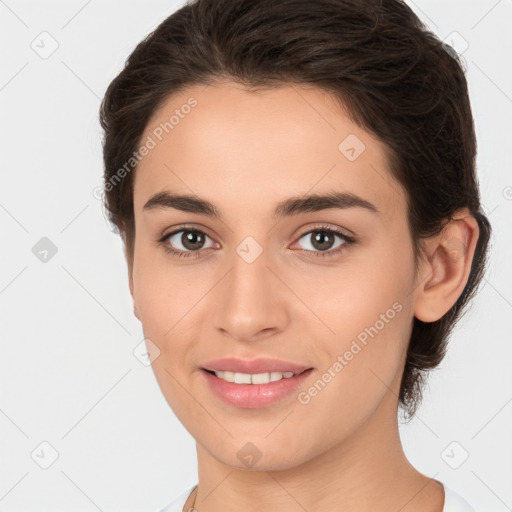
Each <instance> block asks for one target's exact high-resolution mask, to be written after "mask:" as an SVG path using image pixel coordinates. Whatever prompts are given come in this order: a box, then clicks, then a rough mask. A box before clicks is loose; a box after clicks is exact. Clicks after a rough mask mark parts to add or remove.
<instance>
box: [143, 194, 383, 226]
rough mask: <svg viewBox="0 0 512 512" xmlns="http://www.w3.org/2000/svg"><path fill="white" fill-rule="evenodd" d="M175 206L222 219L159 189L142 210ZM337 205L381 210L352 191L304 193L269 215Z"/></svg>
mask: <svg viewBox="0 0 512 512" xmlns="http://www.w3.org/2000/svg"><path fill="white" fill-rule="evenodd" d="M167 208H174V209H176V210H181V211H183V212H189V213H198V214H200V215H206V216H208V217H211V218H215V219H221V218H222V215H221V213H220V211H219V210H218V209H217V208H216V207H215V206H214V205H213V204H212V203H210V202H209V201H207V200H205V199H201V198H198V197H196V196H191V195H180V194H173V193H171V192H168V191H165V190H164V191H162V192H158V193H157V194H155V195H153V196H151V197H150V198H149V200H148V201H147V202H146V204H145V205H144V207H143V210H148V211H149V210H155V209H167ZM329 208H337V209H341V210H345V209H347V208H364V209H366V210H368V211H370V212H372V213H377V214H378V213H380V212H379V210H378V209H377V207H376V206H375V205H373V204H372V203H370V202H369V201H367V200H366V199H363V198H362V197H359V196H357V195H355V194H353V193H351V192H328V193H325V194H310V195H307V196H296V197H290V198H289V199H286V200H284V201H281V202H279V203H278V204H277V205H276V207H275V209H274V212H273V214H272V218H273V219H279V218H283V217H289V216H292V215H298V214H300V213H307V212H317V211H321V210H327V209H329Z"/></svg>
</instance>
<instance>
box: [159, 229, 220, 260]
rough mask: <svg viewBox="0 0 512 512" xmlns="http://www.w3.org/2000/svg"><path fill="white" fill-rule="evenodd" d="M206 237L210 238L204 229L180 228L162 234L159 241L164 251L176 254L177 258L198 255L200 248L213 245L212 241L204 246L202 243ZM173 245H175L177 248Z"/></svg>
mask: <svg viewBox="0 0 512 512" xmlns="http://www.w3.org/2000/svg"><path fill="white" fill-rule="evenodd" d="M207 238H209V239H210V240H211V238H210V237H209V236H208V235H207V234H206V233H205V232H204V231H201V230H199V229H192V228H190V229H183V228H182V229H180V230H177V231H173V232H172V233H168V234H166V235H164V236H163V237H162V238H161V239H160V240H159V242H160V243H161V244H162V245H163V247H164V249H165V251H166V252H168V253H170V254H173V255H175V256H178V257H179V258H181V257H184V258H189V257H197V256H199V253H200V251H201V249H205V248H206V249H208V248H210V247H212V246H213V245H214V244H213V243H212V244H211V245H210V246H206V247H205V246H204V243H205V240H206V239H207ZM180 245H181V247H180ZM174 247H177V249H175V248H174ZM195 253H197V254H195Z"/></svg>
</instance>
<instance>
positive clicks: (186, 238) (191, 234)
mask: <svg viewBox="0 0 512 512" xmlns="http://www.w3.org/2000/svg"><path fill="white" fill-rule="evenodd" d="M181 238H182V240H181V242H182V243H183V245H184V247H186V248H187V249H200V248H201V245H202V244H203V242H204V240H202V235H201V233H198V232H196V231H188V232H185V233H184V234H183V236H182V237H181Z"/></svg>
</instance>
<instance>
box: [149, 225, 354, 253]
mask: <svg viewBox="0 0 512 512" xmlns="http://www.w3.org/2000/svg"><path fill="white" fill-rule="evenodd" d="M182 231H188V232H191V233H201V234H202V235H205V236H208V237H209V235H208V234H207V233H205V232H204V231H201V230H200V229H196V228H192V227H188V226H181V228H180V229H177V230H175V231H172V232H171V233H167V234H166V235H164V236H163V237H162V238H160V239H159V240H158V242H159V243H160V244H162V246H163V248H164V250H165V251H166V252H167V253H169V254H171V255H173V256H176V257H178V258H197V257H199V255H200V253H201V251H202V250H201V249H200V250H198V251H181V250H176V249H173V248H172V247H170V246H169V244H167V243H166V242H167V241H168V240H169V238H170V237H172V236H173V235H175V234H177V233H181V232H182ZM315 232H323V233H324V232H325V233H329V234H333V235H338V236H339V237H340V238H341V239H342V240H343V242H344V243H343V244H341V245H339V246H338V247H336V249H333V250H328V251H310V250H308V249H302V250H304V251H306V252H309V253H313V256H314V257H318V258H326V257H332V256H336V255H338V254H339V253H340V252H341V251H342V250H344V249H345V248H346V247H347V246H350V245H352V244H354V243H355V242H356V240H355V238H354V237H351V236H349V235H346V234H345V233H342V232H341V231H339V230H337V229H334V228H331V227H328V226H323V225H320V226H315V227H314V228H313V229H310V230H309V231H306V232H305V233H302V235H300V236H299V238H298V240H300V239H301V238H302V237H304V236H305V235H309V234H311V233H315Z"/></svg>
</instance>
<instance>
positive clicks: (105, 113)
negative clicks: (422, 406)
mask: <svg viewBox="0 0 512 512" xmlns="http://www.w3.org/2000/svg"><path fill="white" fill-rule="evenodd" d="M222 80H230V81H235V82H238V83H239V84H241V85H243V86H245V87H247V88H248V89H252V90H255V89H256V88H266V87H269V88H271V87H278V86H280V85H286V84H309V85H313V86H316V87H318V88H320V89H322V90H324V91H327V92H329V93H331V94H332V97H333V98H335V99H337V100H338V101H339V102H340V105H342V106H344V107H345V108H346V110H347V113H348V114H349V115H350V117H351V118H352V120H353V121H354V122H355V123H356V124H358V125H359V126H360V127H361V128H363V129H365V130H367V131H368V132H371V133H373V134H374V135H376V136H377V137H378V138H379V139H380V140H381V141H383V142H384V143H385V144H386V145H387V147H388V149H389V152H390V161H391V164H392V165H391V171H392V174H393V176H394V178H395V179H396V180H397V181H398V182H399V183H400V184H401V185H402V186H403V188H404V189H405V191H406V195H407V201H408V223H409V228H410V233H411V238H412V241H413V245H414V251H415V257H416V264H417V261H418V257H419V255H420V254H421V252H422V244H421V240H422V239H424V238H427V237H429V236H432V235H435V234H438V233H440V232H441V230H442V228H443V226H444V223H445V222H446V221H447V220H449V219H451V218H452V215H453V214H454V213H455V212H456V211H457V210H459V209H460V208H464V207H467V208H468V210H469V212H470V213H471V215H473V216H474V217H475V218H476V220H477V222H478V225H479V228H480V235H479V239H478V243H477V247H476V252H475V255H474V258H473V262H472V266H471V273H470V276H469V279H468V282H467V284H466V286H465V288H464V290H463V292H462V294H461V295H460V297H459V298H458V300H457V302H456V303H455V304H454V305H453V307H452V308H451V309H450V310H449V311H448V312H447V313H446V314H445V315H444V316H443V317H442V318H441V319H439V320H438V321H435V322H429V323H425V322H422V321H420V320H418V319H417V318H414V325H413V331H412V335H411V339H410V341H409V347H408V355H407V360H406V364H405V368H404V373H403V376H402V382H401V387H400V396H399V403H400V405H401V406H402V407H403V409H404V410H405V412H406V414H407V415H408V416H409V418H412V417H413V415H414V414H415V412H416V409H417V406H418V405H419V403H420V402H421V396H422V389H423V384H424V378H425V376H426V374H427V372H428V370H431V369H433V368H435V367H436V366H438V365H439V363H440V362H441V361H442V359H443V357H444V355H445V351H446V346H447V341H448V337H449V335H450V333H451V330H452V327H453V325H454V323H455V321H456V320H457V319H458V318H459V317H460V316H461V312H462V311H463V308H464V306H465V305H466V304H467V303H468V301H469V300H470V299H471V298H472V297H473V296H474V295H475V293H476V289H477V287H478V284H479V283H480V281H481V279H482V277H483V273H484V270H485V266H486V264H487V251H488V243H489V238H490V234H491V227H490V224H489V221H488V219H487V218H486V216H485V215H484V213H483V211H482V207H481V204H480V197H479V189H478V181H477V177H476V173H475V156H476V140H475V132H474V126H473V118H472V113H471V108H470V102H469V98H468V90H467V83H466V79H465V75H464V69H463V63H462V62H461V60H460V59H459V57H458V56H457V54H456V53H455V51H454V50H452V49H451V48H450V47H448V46H446V45H445V44H444V43H443V42H441V41H440V40H439V39H438V38H437V37H436V36H435V35H434V34H433V33H432V32H430V31H429V30H427V28H426V27H425V26H424V25H423V23H422V22H421V21H420V20H419V19H418V17H417V16H416V15H415V14H414V13H413V12H412V10H411V9H410V8H409V7H408V6H407V5H406V4H405V3H404V2H402V1H399V0H361V1H357V0H278V1H276V0H197V1H189V2H188V3H186V4H184V5H183V6H182V7H181V8H180V9H178V10H177V11H176V12H174V13H173V14H172V15H171V16H169V17H168V18H167V19H165V20H164V21H163V22H162V23H161V24H160V25H159V26H158V27H157V28H156V29H155V30H154V31H153V32H152V33H151V34H149V35H148V36H147V37H146V38H145V39H144V40H143V41H141V42H140V43H139V44H138V45H137V47H136V48H135V49H134V51H133V52H132V54H131V55H130V56H129V57H128V59H127V61H126V63H125V67H124V69H123V70H122V71H121V72H120V73H119V75H118V76H117V77H116V78H115V79H114V80H113V81H112V83H111V84H110V85H109V87H108V89H107V91H106V94H105V97H104V98H103V101H102V104H101V109H100V121H101V125H102V127H103V129H104V132H105V135H104V141H103V153H104V165H105V173H104V181H105V198H104V205H105V208H106V211H107V214H108V218H109V220H110V222H111V223H112V224H113V225H114V227H115V229H117V231H118V232H119V233H120V234H121V236H122V238H123V242H124V248H125V254H126V257H127V261H128V265H129V268H131V265H132V263H133V247H134V240H135V225H134V211H133V177H134V172H135V169H136V161H135V160H136V159H133V158H131V157H132V155H134V154H135V152H136V151H137V149H138V147H139V144H140V143H141V137H142V134H143V132H144V130H145V128H146V126H147V123H148V121H149V120H150V118H151V117H152V115H153V114H154V113H155V112H156V111H157V110H158V108H159V106H160V105H161V104H162V103H163V102H164V101H165V100H167V99H168V97H169V95H171V94H173V93H176V92H178V91H180V90H182V89H184V88H186V87H187V86H190V85H196V84H215V83H218V82H220V81H222ZM127 162H130V167H128V168H127ZM121 169H125V171H124V172H122V173H120V170H121ZM132 169H133V170H132ZM130 171H132V172H130ZM120 176H121V177H122V179H120Z"/></svg>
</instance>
